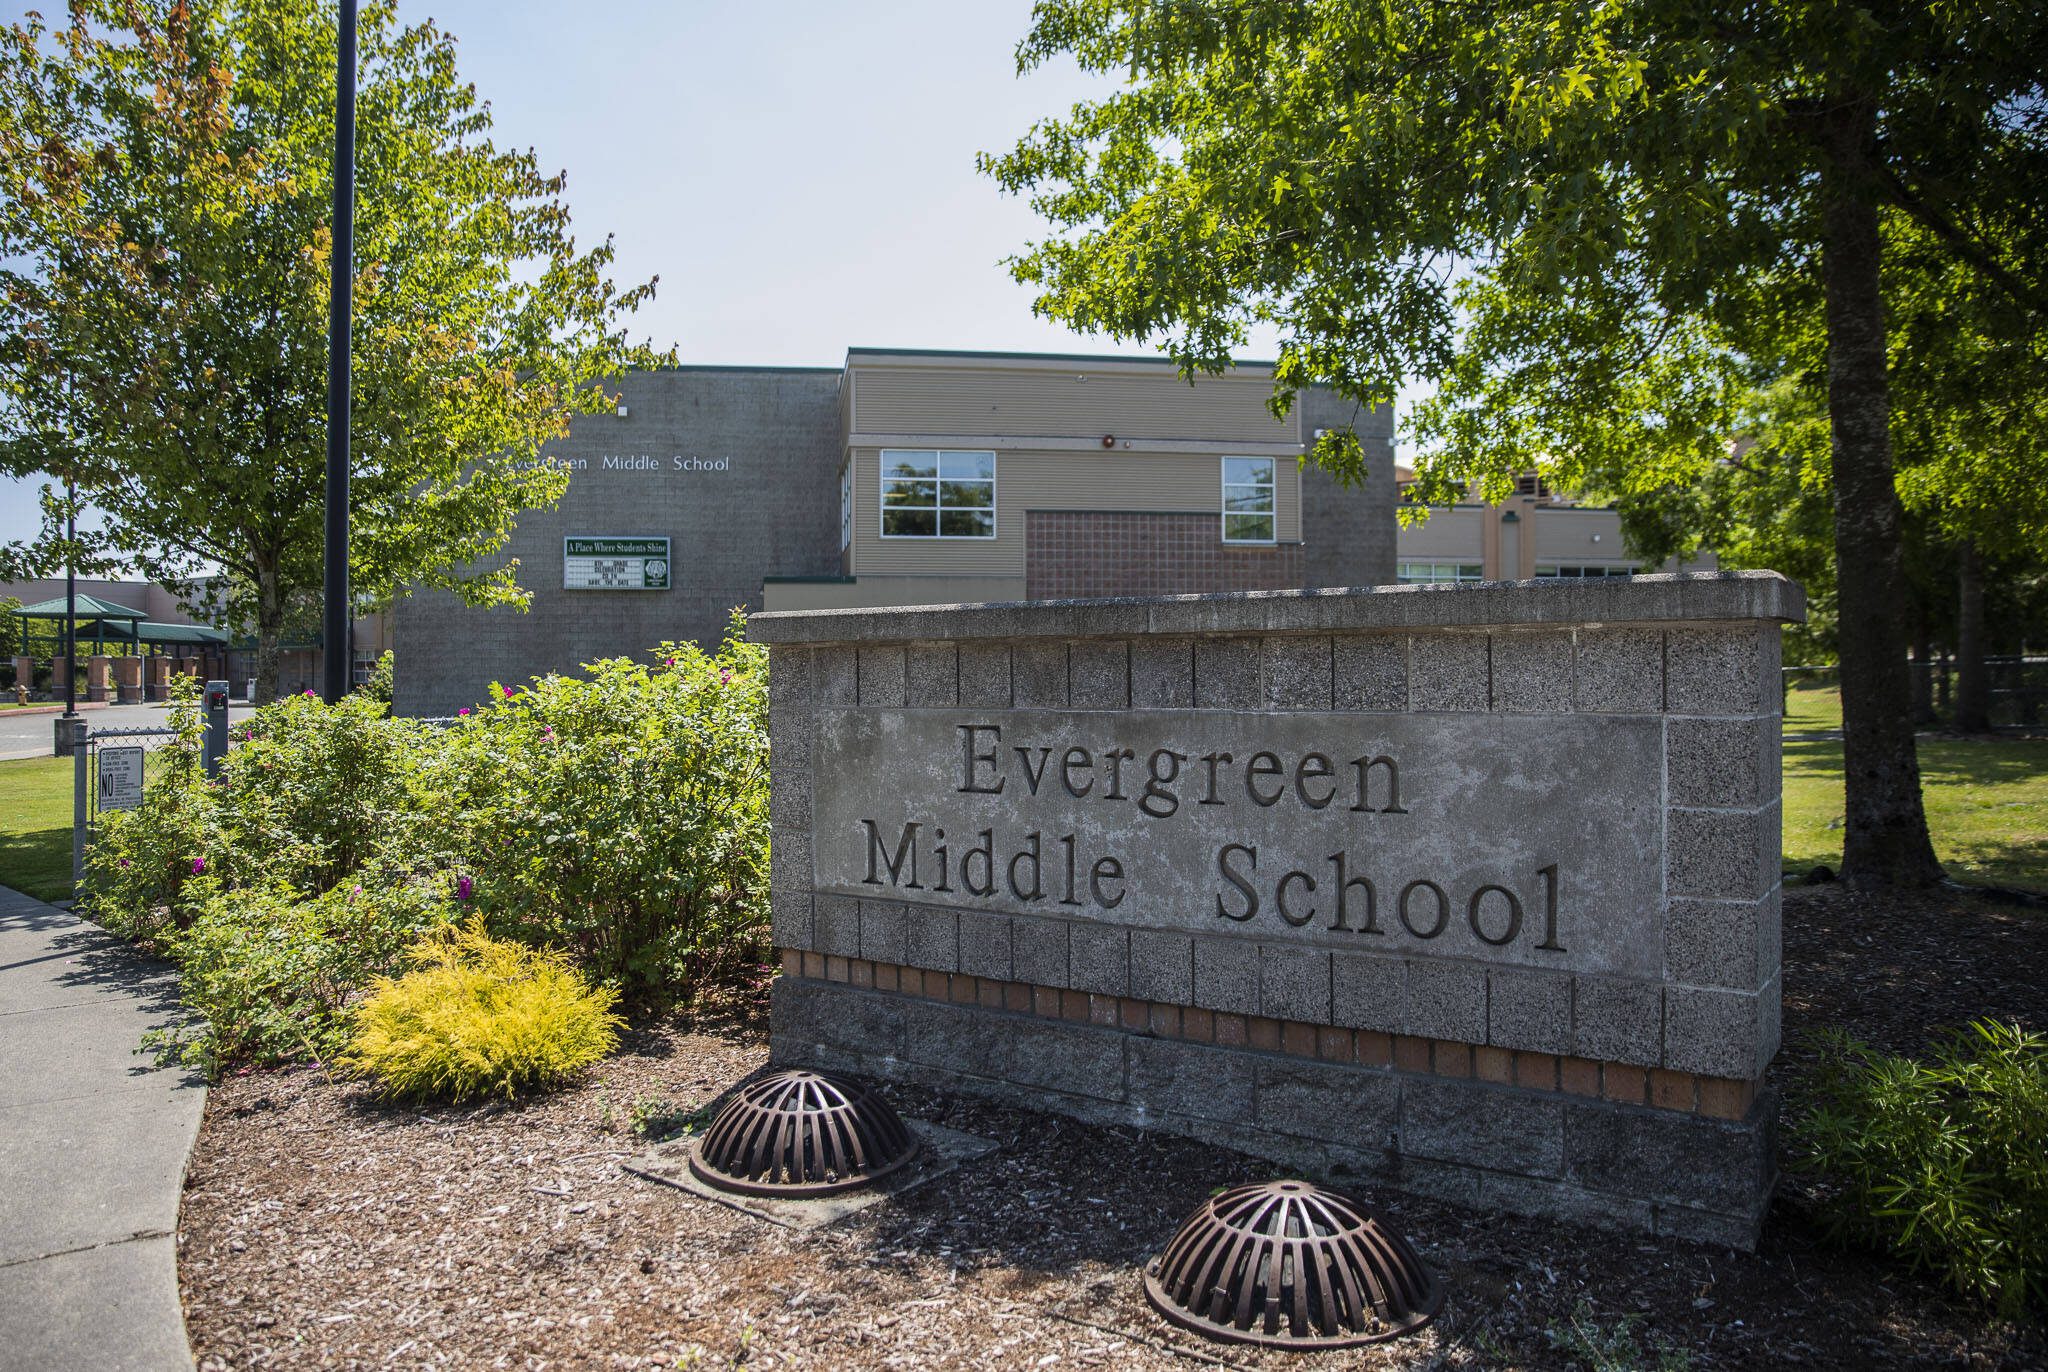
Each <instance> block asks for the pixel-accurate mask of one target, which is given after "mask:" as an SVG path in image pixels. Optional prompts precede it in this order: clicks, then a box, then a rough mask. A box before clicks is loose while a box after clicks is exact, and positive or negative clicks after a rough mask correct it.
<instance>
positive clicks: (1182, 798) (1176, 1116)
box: [753, 574, 1801, 1245]
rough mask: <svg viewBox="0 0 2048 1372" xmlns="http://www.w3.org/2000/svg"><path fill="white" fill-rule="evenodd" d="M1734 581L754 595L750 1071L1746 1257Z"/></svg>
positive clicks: (1757, 1027)
mask: <svg viewBox="0 0 2048 1372" xmlns="http://www.w3.org/2000/svg"><path fill="white" fill-rule="evenodd" d="M1800 614H1801V600H1800V595H1799V591H1798V588H1797V587H1796V586H1794V585H1792V584H1791V583H1789V582H1787V581H1785V580H1783V579H1782V578H1779V577H1776V576H1774V575H1769V574H1739V575H1704V576H1691V575H1688V576H1646V577H1637V578H1633V579H1631V580H1621V579H1615V580H1611V581H1597V582H1566V581H1554V582H1535V583H1522V584H1518V585H1485V586H1466V587H1385V588H1378V589H1372V590H1357V591H1335V592H1317V591H1307V592H1268V593H1252V594H1246V595H1235V596H1210V597H1167V598H1159V599H1146V600H1105V601H1073V602H1047V603H1038V604H1027V605H994V606H939V607H929V608H923V609H899V610H886V611H826V612H812V613H788V614H770V615H758V616H756V617H755V618H754V620H753V632H754V634H755V636H756V637H757V638H758V639H760V640H762V641H765V642H767V643H769V644H770V645H771V654H772V667H771V678H770V682H771V707H770V709H771V718H770V733H771V742H772V748H773V788H774V789H773V817H774V857H773V887H774V895H773V902H774V920H775V939H776V943H777V945H778V946H779V948H780V949H781V950H782V960H783V971H784V975H783V977H782V978H781V980H780V981H779V982H778V983H777V988H776V998H775V1029H774V1055H775V1057H776V1059H777V1060H778V1061H780V1062H787V1063H802V1064H808V1065H814V1066H822V1067H828V1068H834V1069H838V1070H845V1071H853V1072H859V1073H863V1074H868V1075H872V1076H877V1077H882V1078H896V1079H914V1080H919V1081H924V1082H929V1083H934V1084H940V1085H945V1086H949V1087H954V1088H964V1089H970V1090H978V1091H984V1092H989V1093H994V1094H998V1095H1002V1096H1006V1097H1009V1098H1011V1099H1016V1100H1020V1101H1023V1102H1025V1103H1029V1104H1032V1105H1036V1106H1040V1107H1043V1108H1050V1109H1056V1110H1062V1111H1066V1112H1068V1113H1071V1114H1075V1115H1078V1116H1082V1117H1085V1118H1090V1119H1097V1120H1114V1121H1121V1122H1127V1123H1133V1124H1139V1125H1143V1126H1147V1127H1156V1128H1164V1129H1171V1130H1175V1131H1178V1132H1182V1133H1186V1134H1190V1135H1194V1136H1197V1137H1202V1138H1207V1139H1211V1140H1214V1141H1217V1142H1220V1143H1224V1144H1227V1145H1230V1146H1232V1147H1237V1148H1241V1149H1244V1150H1246V1151H1248V1152H1252V1153H1256V1154H1260V1155H1263V1156H1267V1157H1271V1158H1274V1159H1276V1160H1279V1161H1282V1162H1285V1163H1287V1164H1288V1165H1290V1166H1295V1167H1301V1168H1305V1169H1309V1170H1314V1171H1320V1172H1324V1173H1328V1174H1332V1175H1334V1176H1337V1177H1338V1178H1340V1179H1343V1178H1346V1177H1347V1176H1348V1177H1349V1179H1350V1180H1351V1181H1352V1182H1353V1184H1363V1185H1373V1184H1389V1185H1394V1186H1399V1187H1404V1188H1408V1189H1414V1190H1420V1191H1427V1192H1430V1193H1432V1194H1437V1195H1443V1196H1447V1197H1449V1198H1451V1199H1454V1200H1460V1201H1463V1202H1466V1203H1469V1204H1475V1205H1482V1206H1495V1207H1501V1208H1507V1209H1512V1210H1518V1211H1524V1212H1530V1213H1542V1214H1558V1215H1564V1216H1567V1217H1576V1218H1583V1219H1587V1220H1591V1221H1593V1222H1597V1223H1603V1224H1609V1225H1617V1226H1622V1227H1635V1228H1640V1229H1644V1230H1652V1231H1656V1232H1662V1233H1676V1234H1683V1235H1691V1236H1696V1237H1701V1238H1707V1239H1714V1240H1719V1241H1725V1242H1729V1243H1733V1244H1738V1245H1748V1244H1750V1243H1752V1242H1753V1240H1754V1235H1755V1231H1756V1227H1757V1224H1758V1222H1759V1221H1760V1219H1761V1216H1762V1210H1763V1206H1764V1204H1765V1201H1766V1200H1767V1198H1768V1195H1769V1191H1770V1186H1771V1183H1772V1180H1773V1167H1772V1161H1771V1156H1772V1154H1771V1129H1772V1123H1773V1119H1774V1113H1775V1105H1774V1102H1773V1100H1772V1099H1771V1097H1770V1094H1769V1092H1768V1091H1766V1090H1765V1089H1764V1087H1763V1074H1764V1068H1765V1066H1766V1065H1767V1064H1768V1063H1769V1061H1770V1059H1771V1057H1772V1055H1773V1053H1775V1051H1776V1049H1777V1043H1778V997H1779V985H1778V962H1779V958H1778V834H1779V810H1778V803H1779V797H1778V790H1779V784H1778V737H1779V721H1778V709H1779V692H1778V664H1779V653H1778V638H1779V629H1780V625H1781V623H1782V622H1784V621H1786V620H1794V619H1797V618H1799V617H1800Z"/></svg>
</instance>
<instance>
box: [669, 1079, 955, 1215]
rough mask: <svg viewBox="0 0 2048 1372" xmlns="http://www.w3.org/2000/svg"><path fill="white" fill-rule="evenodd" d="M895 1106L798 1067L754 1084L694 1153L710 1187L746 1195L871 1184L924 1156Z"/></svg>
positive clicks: (695, 1167)
mask: <svg viewBox="0 0 2048 1372" xmlns="http://www.w3.org/2000/svg"><path fill="white" fill-rule="evenodd" d="M918 1148H919V1144H918V1140H917V1137H916V1136H915V1135H914V1134H912V1133H911V1132H910V1131H909V1130H908V1129H906V1128H905V1127H904V1125H903V1121H902V1120H901V1119H899V1118H898V1117H897V1115H896V1112H895V1111H894V1110H892V1109H890V1108H889V1103H888V1102H887V1101H885V1100H883V1099H882V1098H881V1097H880V1096H878V1095H876V1094H875V1093H874V1092H873V1091H871V1090H869V1089H868V1088H867V1087H865V1086H863V1085H861V1084H860V1083H859V1082H855V1081H848V1080H846V1079H845V1078H843V1077H829V1076H826V1075H825V1074H823V1073H822V1072H806V1071H802V1070H800V1069H795V1070H790V1071H783V1072H771V1073H770V1074H768V1075H767V1076H765V1077H762V1078H760V1079H759V1080H758V1081H751V1082H748V1083H747V1084H746V1085H745V1086H743V1087H741V1088H740V1090H739V1094H737V1095H736V1096H734V1097H733V1099H732V1101H731V1102H730V1103H729V1104H728V1105H727V1106H726V1107H725V1108H724V1109H723V1110H721V1111H719V1112H718V1118H716V1119H714V1120H713V1121H711V1127H710V1128H709V1129H707V1130H705V1131H704V1137H703V1138H702V1139H701V1140H699V1141H698V1143H697V1146H696V1147H695V1148H694V1149H692V1150H691V1152H690V1170H691V1171H692V1172H694V1173H695V1174H696V1175H697V1178H698V1179H699V1180H700V1181H702V1182H704V1183H705V1184H706V1185H707V1186H715V1187H718V1188H719V1189H720V1190H723V1191H737V1192H739V1193H740V1194H742V1195H748V1196H784V1197H795V1198H803V1197H811V1196H829V1195H833V1194H835V1193H837V1192H840V1191H853V1190H857V1189H858V1188H860V1187H863V1186H869V1185H872V1184H873V1183H875V1182H877V1181H879V1180H881V1179H882V1178H883V1177H886V1176H888V1175H889V1174H890V1173H892V1172H895V1171H896V1170H897V1169H898V1168H900V1167H902V1166H903V1165H904V1164H905V1163H908V1162H909V1161H910V1160H911V1159H913V1158H915V1157H916V1156H917V1154H918Z"/></svg>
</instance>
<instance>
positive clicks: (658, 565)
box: [562, 536, 669, 591]
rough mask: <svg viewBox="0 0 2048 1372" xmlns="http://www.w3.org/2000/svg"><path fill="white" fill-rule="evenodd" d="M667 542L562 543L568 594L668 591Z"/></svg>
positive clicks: (572, 539) (568, 540) (584, 539)
mask: <svg viewBox="0 0 2048 1372" xmlns="http://www.w3.org/2000/svg"><path fill="white" fill-rule="evenodd" d="M668 588H669V541H668V540H667V539H666V538H593V537H588V536H585V537H580V538H579V537H570V538H564V539H563V540H562V589H563V590H565V591H666V590H667V589H668Z"/></svg>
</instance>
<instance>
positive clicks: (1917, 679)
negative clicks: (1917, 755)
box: [1913, 604, 1935, 728]
mask: <svg viewBox="0 0 2048 1372" xmlns="http://www.w3.org/2000/svg"><path fill="white" fill-rule="evenodd" d="M1913 622H1914V629H1913V726H1914V727H1915V728H1925V727H1927V726H1930V725H1932V724H1933V723H1935V718H1934V633H1933V631H1932V630H1931V629H1929V628H1928V627H1927V607H1926V606H1925V605H1924V604H1923V605H1921V606H1920V607H1919V613H1918V614H1916V615H1915V616H1914V621H1913Z"/></svg>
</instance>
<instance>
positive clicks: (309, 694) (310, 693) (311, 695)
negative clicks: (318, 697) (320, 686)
mask: <svg viewBox="0 0 2048 1372" xmlns="http://www.w3.org/2000/svg"><path fill="white" fill-rule="evenodd" d="M312 698H313V693H312V692H311V691H308V692H306V699H308V700H311V699H312Z"/></svg>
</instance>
